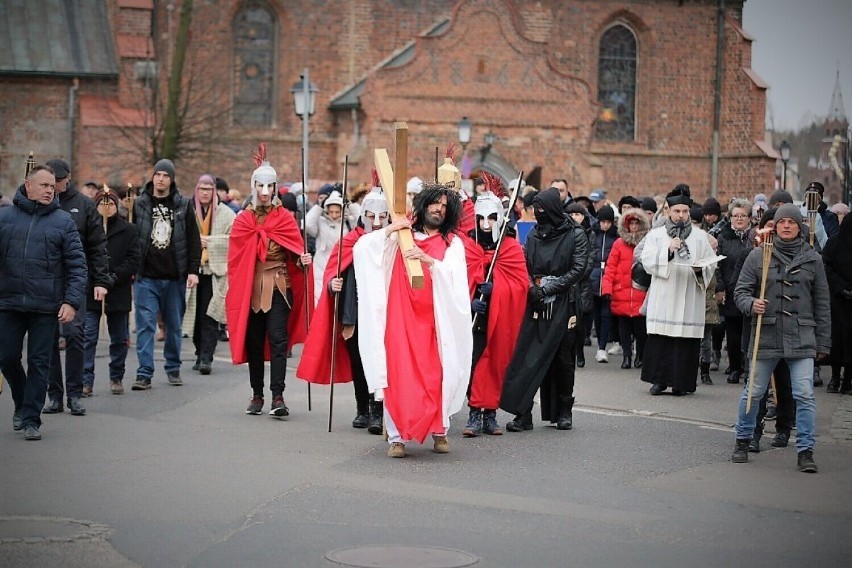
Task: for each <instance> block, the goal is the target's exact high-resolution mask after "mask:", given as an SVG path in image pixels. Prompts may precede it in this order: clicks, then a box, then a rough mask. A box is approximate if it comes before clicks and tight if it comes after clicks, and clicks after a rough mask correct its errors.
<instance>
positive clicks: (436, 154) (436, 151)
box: [435, 146, 461, 189]
mask: <svg viewBox="0 0 852 568" xmlns="http://www.w3.org/2000/svg"><path fill="white" fill-rule="evenodd" d="M435 183H438V147H437V146H435ZM456 189H461V188H460V187H459V188H456Z"/></svg>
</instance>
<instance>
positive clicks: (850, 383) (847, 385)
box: [840, 371, 852, 394]
mask: <svg viewBox="0 0 852 568" xmlns="http://www.w3.org/2000/svg"><path fill="white" fill-rule="evenodd" d="M840 394H852V376H849V371H846V374H845V375H843V382H842V383H840Z"/></svg>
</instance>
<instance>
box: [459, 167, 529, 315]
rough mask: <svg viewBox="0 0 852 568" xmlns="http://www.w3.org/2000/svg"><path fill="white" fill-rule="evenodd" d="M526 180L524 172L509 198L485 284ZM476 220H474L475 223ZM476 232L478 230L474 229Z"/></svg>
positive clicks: (481, 297)
mask: <svg viewBox="0 0 852 568" xmlns="http://www.w3.org/2000/svg"><path fill="white" fill-rule="evenodd" d="M523 179H524V172H523V171H521V173H519V174H518V183H517V184H516V185H515V189H513V190H512V196H511V197H510V198H509V210H508V211H506V214H505V215H504V217H503V226H502V227H500V236H499V237H497V245H496V246H495V247H494V256H492V257H491V264H489V265H488V272H487V273H486V274H485V282H490V281H491V277H492V276H493V275H494V265H495V264H497V253H499V252H500V245H502V244H503V236H504V235H505V234H506V227H508V226H509V213H511V211H512V207H514V206H515V201H516V200H517V199H518V193H520V191H521V181H522V180H523ZM475 222H476V219H474V223H475ZM474 230H476V229H475V228H474ZM479 299H480V301H481V300H484V299H485V294H480V295H479ZM478 315H479V314H473V320H472V321H471V324H470V326H471V329H475V328H476V317H477V316H478Z"/></svg>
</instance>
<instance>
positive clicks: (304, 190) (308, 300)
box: [302, 146, 313, 412]
mask: <svg viewBox="0 0 852 568" xmlns="http://www.w3.org/2000/svg"><path fill="white" fill-rule="evenodd" d="M307 216H308V180H306V179H305V147H304V146H303V147H302V244H303V247H304V248H303V250H304V254H308V223H307ZM302 270H303V271H304V273H305V327H306V328H307V329H306V330H305V331H306V332H307V330H308V329H310V327H311V309H310V303H311V297H310V295H308V286H313V282H309V281H308V267H307V266H304V265H303V266H302ZM306 335H307V333H306ZM310 411H311V383H308V412H310Z"/></svg>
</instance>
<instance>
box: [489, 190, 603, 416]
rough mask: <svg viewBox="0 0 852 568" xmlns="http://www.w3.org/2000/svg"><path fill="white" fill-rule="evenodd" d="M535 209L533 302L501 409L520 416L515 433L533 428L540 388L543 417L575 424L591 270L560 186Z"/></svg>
mask: <svg viewBox="0 0 852 568" xmlns="http://www.w3.org/2000/svg"><path fill="white" fill-rule="evenodd" d="M533 209H534V211H535V218H536V227H535V229H533V231H532V232H531V233H530V234H529V236H528V237H527V241H526V245H525V246H524V255H525V256H526V260H527V270H528V272H529V275H530V277H531V278H532V282H531V283H530V287H529V293H528V295H527V303H528V305H527V309H526V312H525V314H524V321H523V324H522V325H521V331H520V334H519V335H518V341H517V343H516V346H515V352H514V354H513V356H512V361H511V362H510V363H509V367H508V368H507V369H506V380H505V382H504V383H503V393H502V395H501V397H500V408H502V409H503V410H505V411H507V412H511V413H512V414H514V415H515V418H514V420H512V421H511V422H509V423H508V424H507V425H506V429H507V430H508V431H510V432H520V431H522V430H532V428H533V422H532V407H533V397H534V396H535V393H536V391H537V390H538V389H539V387H541V417H542V420H545V421H549V422H555V423H556V427H557V429H559V430H570V429H571V428H572V423H573V419H572V413H571V410H572V408H573V406H574V355H575V341H582V340H583V337H582V334H578V331H579V330H580V329H581V328H580V327H578V326H577V323H578V321H577V320H578V317H579V315H578V310H577V302H578V294H579V292H578V287H577V283H578V282H579V281H580V280H581V279H582V278H583V277H584V276H585V274H586V273H587V266H588V263H589V248H590V245H589V239H588V238H587V237H586V233H585V232H584V231H583V229H582V228H581V227H580V226H578V225H577V224H576V223H575V222H574V221H573V219H571V218H570V217H568V216H567V215H566V214H565V212H564V210H563V207H562V201H561V199H560V196H559V191H558V190H557V189H556V188H550V189H547V190H545V191H542V192H541V193H539V194H538V195H537V196H536V197H535V199H534V200H533Z"/></svg>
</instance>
